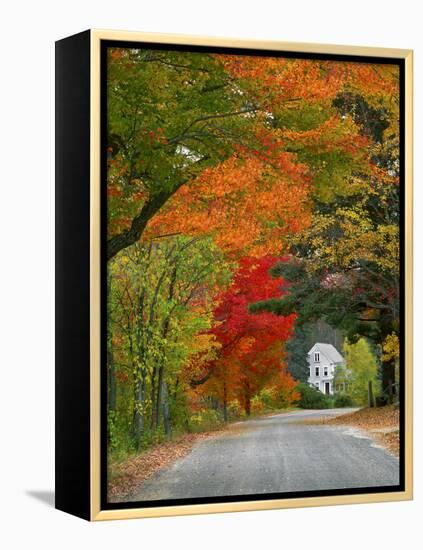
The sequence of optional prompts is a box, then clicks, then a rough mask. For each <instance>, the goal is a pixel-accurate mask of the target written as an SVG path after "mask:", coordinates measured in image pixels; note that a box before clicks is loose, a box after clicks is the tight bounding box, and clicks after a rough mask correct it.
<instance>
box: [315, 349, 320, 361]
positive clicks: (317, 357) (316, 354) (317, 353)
mask: <svg viewBox="0 0 423 550" xmlns="http://www.w3.org/2000/svg"><path fill="white" fill-rule="evenodd" d="M314 362H315V363H320V352H318V351H316V352H315V353H314Z"/></svg>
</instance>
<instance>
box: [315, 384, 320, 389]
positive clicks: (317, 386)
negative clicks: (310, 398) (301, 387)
mask: <svg viewBox="0 0 423 550" xmlns="http://www.w3.org/2000/svg"><path fill="white" fill-rule="evenodd" d="M315 386H316V390H318V389H320V388H319V382H317V384H315Z"/></svg>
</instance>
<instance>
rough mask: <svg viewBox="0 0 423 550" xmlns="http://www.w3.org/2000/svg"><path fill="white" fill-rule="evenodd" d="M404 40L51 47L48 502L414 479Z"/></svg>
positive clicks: (394, 492) (138, 507) (80, 505)
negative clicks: (52, 353)
mask: <svg viewBox="0 0 423 550" xmlns="http://www.w3.org/2000/svg"><path fill="white" fill-rule="evenodd" d="M411 79H412V52H411V51H409V50H394V49H379V48H362V47H346V46H328V45H312V44H292V43H284V42H253V41H245V40H229V39H212V38H202V37H186V36H174V35H159V34H143V33H137V32H121V31H97V30H95V31H93V30H91V31H86V32H83V33H80V34H77V35H74V36H72V37H69V38H65V39H63V40H60V41H58V42H57V43H56V243H57V244H56V296H57V298H56V311H57V314H56V507H57V508H59V509H61V510H64V511H66V512H69V513H71V514H74V515H77V516H80V517H82V518H85V519H89V520H105V519H114V518H135V517H150V516H158V515H171V514H172V515H173V514H198V513H205V512H209V513H211V512H225V511H241V510H260V509H269V508H286V507H294V506H296V507H298V506H316V505H324V504H342V503H362V502H380V501H387V500H405V499H410V498H411V497H412V350H411V338H412V326H411V322H412V310H411V308H412V265H411V263H412V195H411V193H412V189H411V186H412V158H411V155H412V143H411V142H412V91H411V90H412V80H411Z"/></svg>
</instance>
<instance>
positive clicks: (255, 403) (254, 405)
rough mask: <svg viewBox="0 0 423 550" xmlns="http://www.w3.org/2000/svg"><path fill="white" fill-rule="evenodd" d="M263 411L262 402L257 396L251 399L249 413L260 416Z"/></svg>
mask: <svg viewBox="0 0 423 550" xmlns="http://www.w3.org/2000/svg"><path fill="white" fill-rule="evenodd" d="M263 411H264V406H263V401H262V400H261V397H260V396H259V395H256V396H254V397H253V398H252V399H251V412H252V413H253V414H261V413H262V412H263Z"/></svg>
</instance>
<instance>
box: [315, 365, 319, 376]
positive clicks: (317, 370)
mask: <svg viewBox="0 0 423 550" xmlns="http://www.w3.org/2000/svg"><path fill="white" fill-rule="evenodd" d="M316 376H319V367H316Z"/></svg>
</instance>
